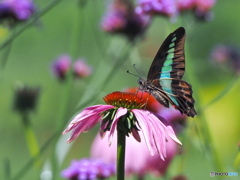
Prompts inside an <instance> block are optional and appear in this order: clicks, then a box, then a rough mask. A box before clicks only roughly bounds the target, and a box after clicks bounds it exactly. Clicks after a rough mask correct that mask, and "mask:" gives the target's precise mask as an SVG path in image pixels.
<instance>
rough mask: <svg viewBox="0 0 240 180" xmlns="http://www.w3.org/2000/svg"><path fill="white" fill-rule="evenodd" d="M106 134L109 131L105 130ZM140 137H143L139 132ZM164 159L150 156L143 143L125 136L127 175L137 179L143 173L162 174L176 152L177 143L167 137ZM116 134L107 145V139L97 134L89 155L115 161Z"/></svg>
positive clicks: (105, 160) (108, 161) (107, 161)
mask: <svg viewBox="0 0 240 180" xmlns="http://www.w3.org/2000/svg"><path fill="white" fill-rule="evenodd" d="M106 134H107V135H108V134H109V132H106ZM140 136H141V138H144V137H143V136H142V134H140ZM99 147H101V148H99ZM166 149H167V151H166V156H167V158H166V159H165V161H163V160H162V159H160V158H159V157H158V156H152V155H151V154H150V153H149V151H148V148H147V147H146V145H145V144H144V143H140V142H138V141H136V140H135V139H134V137H132V136H129V137H127V138H126V152H125V172H126V173H127V175H132V174H134V175H137V176H138V177H139V179H141V177H144V175H145V174H148V173H151V174H154V175H155V176H160V175H164V174H165V173H166V171H167V169H168V166H169V165H170V162H171V160H172V158H173V157H174V156H175V155H176V154H177V151H178V147H177V144H176V143H175V142H174V141H173V140H171V139H170V138H168V141H167V143H166ZM116 152H117V135H116V134H114V136H113V138H112V145H111V146H108V140H107V139H106V138H103V139H102V138H101V136H100V135H99V134H97V136H96V137H95V139H94V141H93V143H92V147H91V157H92V158H99V159H102V160H103V161H104V162H106V163H116V161H117V153H116Z"/></svg>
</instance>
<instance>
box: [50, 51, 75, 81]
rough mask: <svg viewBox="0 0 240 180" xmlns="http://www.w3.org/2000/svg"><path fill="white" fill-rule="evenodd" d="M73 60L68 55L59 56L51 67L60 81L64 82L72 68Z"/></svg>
mask: <svg viewBox="0 0 240 180" xmlns="http://www.w3.org/2000/svg"><path fill="white" fill-rule="evenodd" d="M71 61H72V60H71V58H70V57H69V56H68V55H61V56H59V57H58V58H57V59H56V60H55V61H54V62H53V63H52V66H51V69H52V73H53V74H54V75H55V76H56V77H57V78H58V79H60V80H64V79H65V76H66V74H67V72H68V70H69V69H70V67H71Z"/></svg>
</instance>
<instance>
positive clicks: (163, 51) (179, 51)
mask: <svg viewBox="0 0 240 180" xmlns="http://www.w3.org/2000/svg"><path fill="white" fill-rule="evenodd" d="M184 42H185V30H184V28H182V27H180V28H178V29H177V30H176V31H174V32H173V33H171V34H170V35H169V36H168V37H167V38H166V40H165V41H164V42H163V44H162V46H161V47H160V49H159V50H158V52H157V54H156V56H155V58H154V60H153V62H152V65H151V67H150V69H149V72H148V76H147V79H148V80H154V79H159V78H170V77H171V78H177V79H181V78H182V76H183V74H184V70H185V58H184Z"/></svg>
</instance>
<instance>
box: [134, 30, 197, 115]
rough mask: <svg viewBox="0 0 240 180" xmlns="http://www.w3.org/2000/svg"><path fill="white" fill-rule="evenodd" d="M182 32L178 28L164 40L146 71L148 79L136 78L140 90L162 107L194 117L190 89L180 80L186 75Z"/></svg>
mask: <svg viewBox="0 0 240 180" xmlns="http://www.w3.org/2000/svg"><path fill="white" fill-rule="evenodd" d="M184 42H185V29H184V28H183V27H180V28H178V29H177V30H175V31H174V32H173V33H171V34H169V36H168V37H167V38H166V39H165V41H164V42H163V44H162V46H161V47H160V49H159V50H158V52H157V54H156V56H155V58H154V60H153V62H152V65H151V67H150V69H149V71H148V76H147V79H143V78H139V79H138V84H139V90H140V91H144V92H148V93H150V94H152V95H153V96H154V98H155V99H156V100H157V101H158V102H159V103H160V104H162V105H163V106H165V107H169V104H171V105H172V106H173V107H174V108H175V109H177V110H179V111H180V112H181V113H182V114H183V113H184V114H186V115H188V116H191V117H194V116H195V115H197V112H196V110H195V109H194V103H195V101H194V99H193V97H192V93H193V91H192V86H191V85H190V84H188V83H187V82H185V81H183V80H182V77H183V74H184V71H185V56H184Z"/></svg>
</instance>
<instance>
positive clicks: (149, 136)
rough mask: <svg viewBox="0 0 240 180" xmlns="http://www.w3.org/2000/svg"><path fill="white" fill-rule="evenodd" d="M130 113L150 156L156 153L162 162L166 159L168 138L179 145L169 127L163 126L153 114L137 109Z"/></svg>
mask: <svg viewBox="0 0 240 180" xmlns="http://www.w3.org/2000/svg"><path fill="white" fill-rule="evenodd" d="M132 112H134V114H135V116H136V118H137V120H138V122H139V126H140V128H141V131H142V133H143V136H144V139H145V142H146V144H147V147H148V149H149V151H150V153H151V155H154V154H155V152H158V153H159V155H160V157H161V159H163V160H164V158H165V157H166V139H167V138H168V137H170V138H171V139H173V140H174V141H176V142H177V143H179V144H181V142H180V141H179V140H178V139H177V137H176V135H175V133H174V131H173V129H172V128H171V126H165V124H163V123H162V122H161V120H160V119H159V118H158V117H156V116H155V115H154V114H152V113H150V112H149V111H145V110H137V109H133V110H132Z"/></svg>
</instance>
